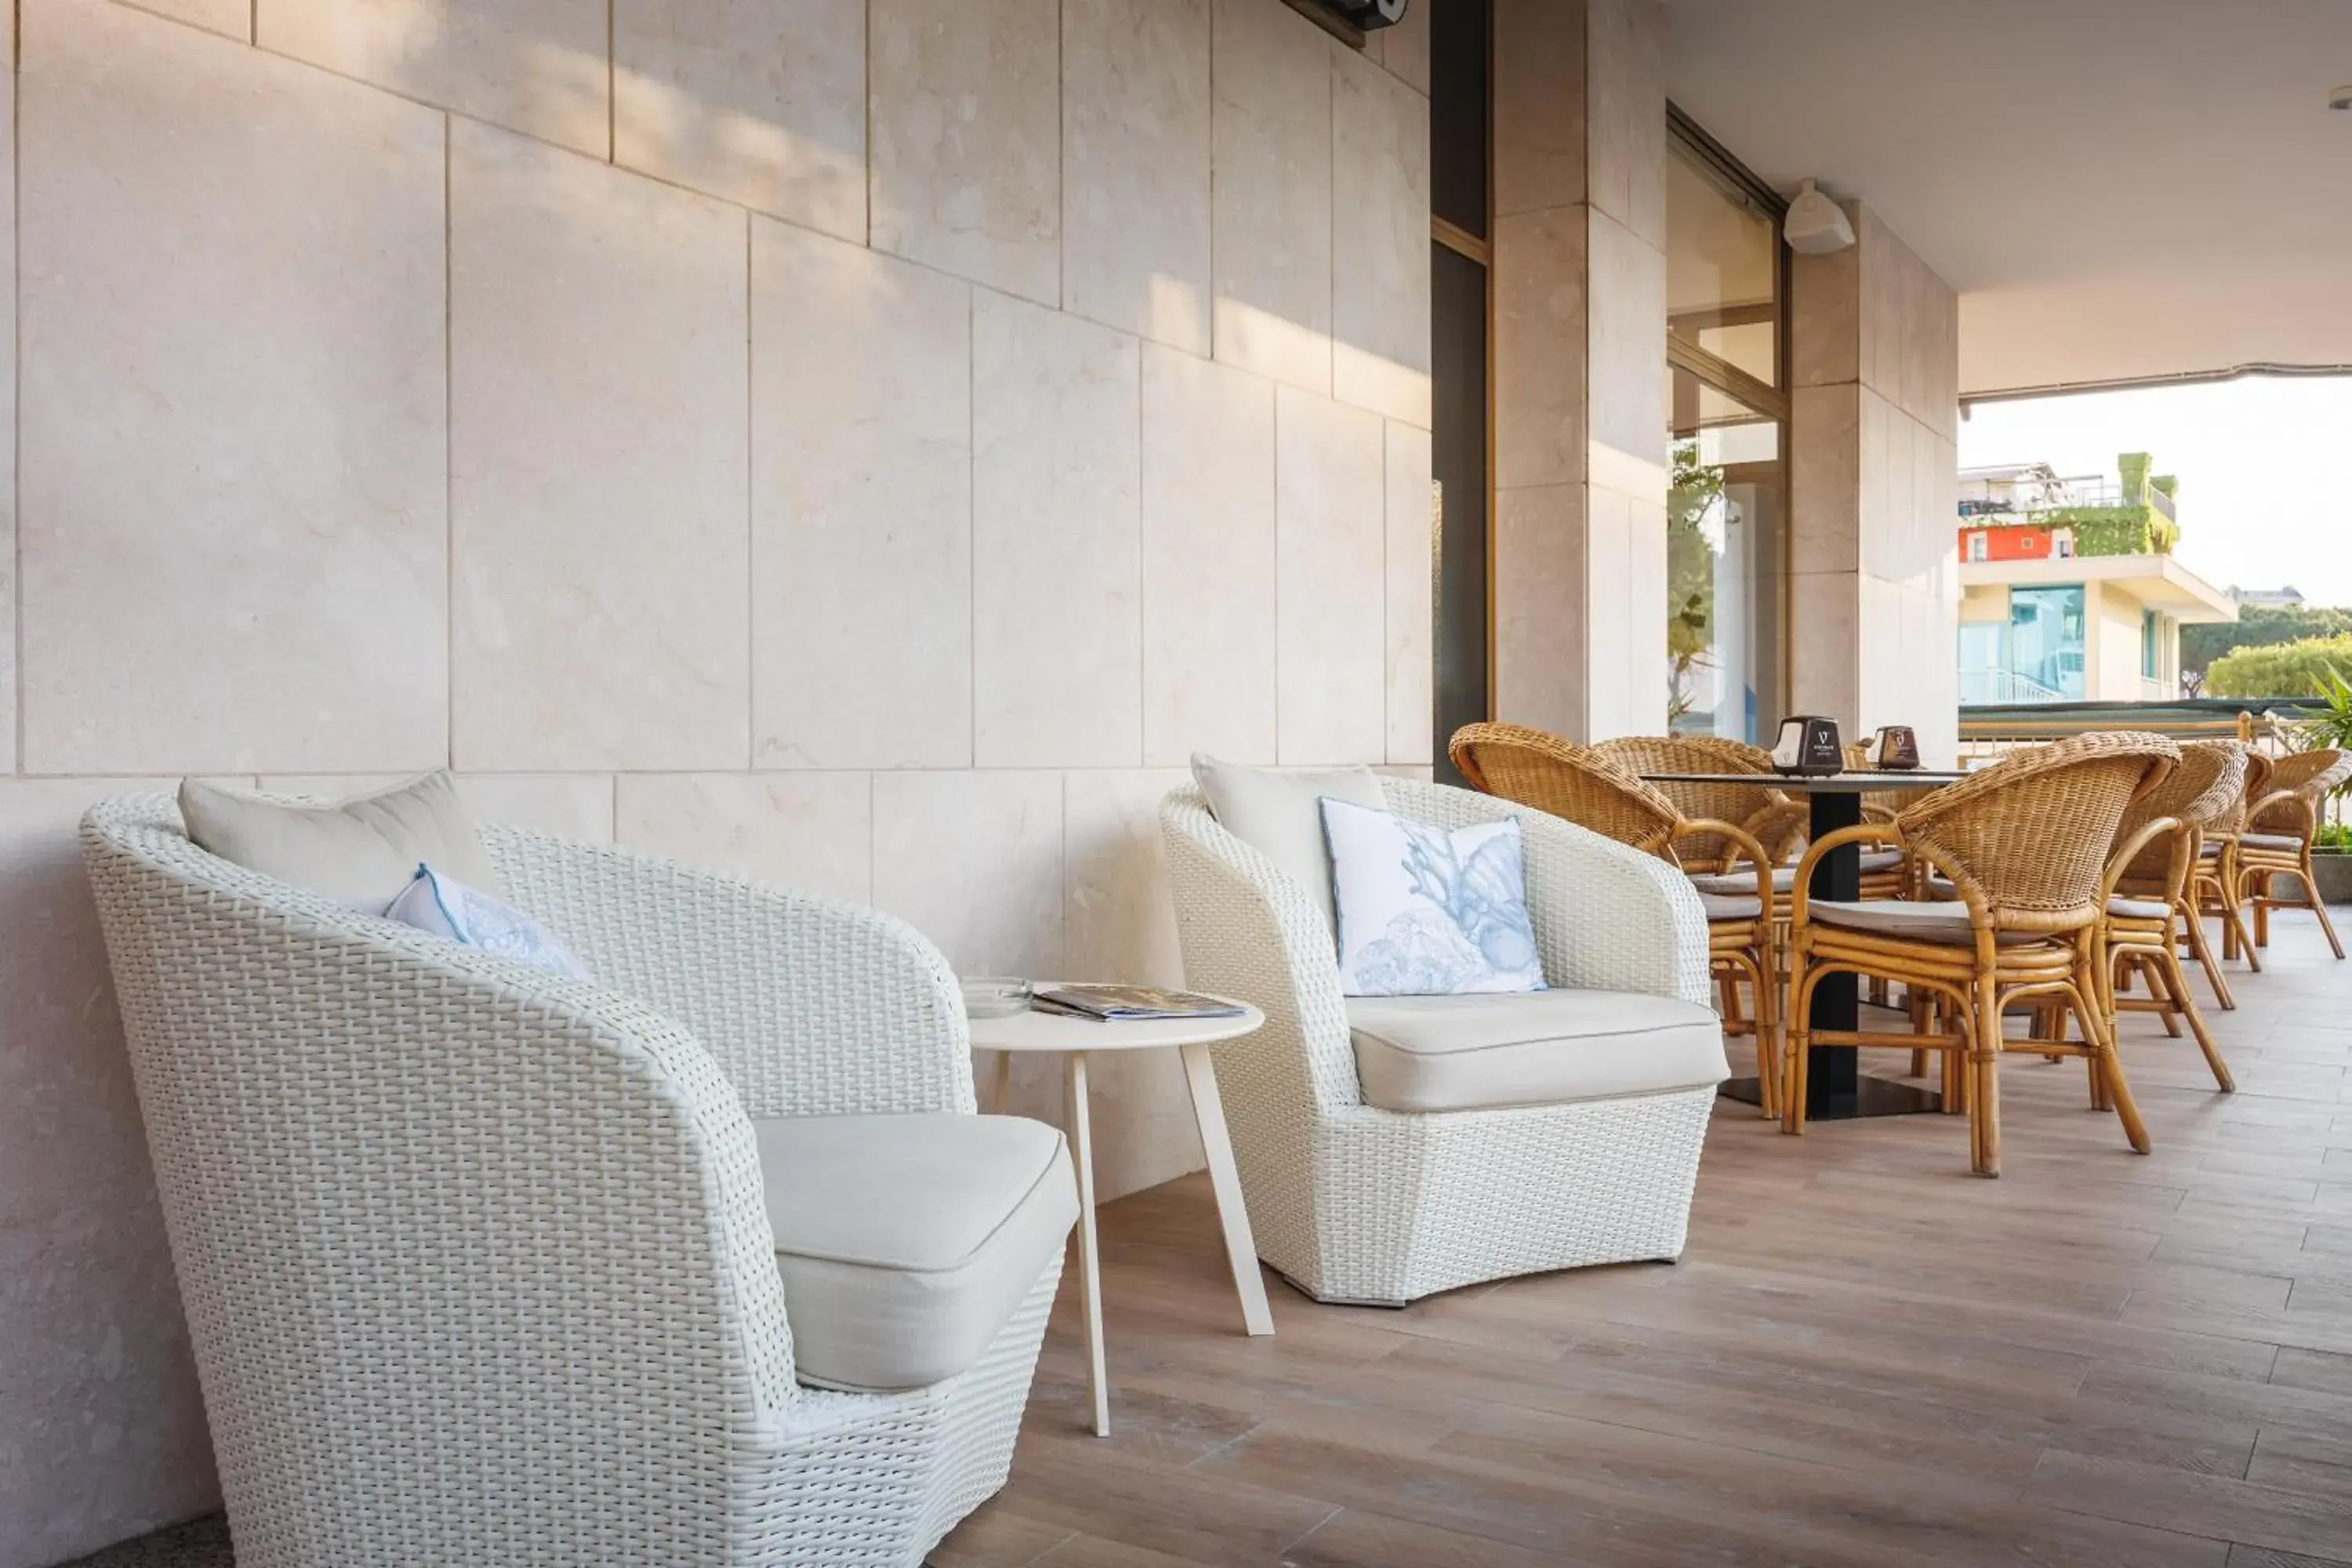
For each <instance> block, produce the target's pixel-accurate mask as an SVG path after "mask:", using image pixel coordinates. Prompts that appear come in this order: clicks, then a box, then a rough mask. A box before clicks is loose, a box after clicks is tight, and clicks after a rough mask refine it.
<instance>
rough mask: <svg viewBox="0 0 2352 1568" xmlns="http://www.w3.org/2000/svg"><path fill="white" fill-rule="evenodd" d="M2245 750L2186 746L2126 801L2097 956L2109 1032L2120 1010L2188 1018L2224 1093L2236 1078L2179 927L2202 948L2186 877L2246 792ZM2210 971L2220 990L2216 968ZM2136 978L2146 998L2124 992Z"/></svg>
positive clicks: (2225, 744)
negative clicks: (2194, 985) (2163, 774)
mask: <svg viewBox="0 0 2352 1568" xmlns="http://www.w3.org/2000/svg"><path fill="white" fill-rule="evenodd" d="M2246 756H2247V751H2246V748H2245V747H2244V746H2242V745H2240V744H2239V743H2238V742H2235V741H2202V742H2195V743H2193V744H2190V745H2186V746H2183V747H2181V748H2180V766H2179V768H2177V769H2175V770H2174V772H2173V773H2172V774H2171V776H2170V777H2168V778H2167V779H2166V780H2165V781H2164V782H2163V783H2162V784H2158V785H2157V786H2156V787H2155V788H2154V789H2151V790H2149V791H2148V792H2147V794H2145V795H2141V796H2140V797H2139V798H2138V799H2137V800H2136V801H2134V802H2133V803H2132V805H2131V809H2130V810H2128V811H2126V813H2125V814H2124V820H2123V824H2122V826H2120V827H2118V828H2117V829H2116V844H2115V852H2114V854H2113V856H2112V857H2111V858H2110V859H2109V861H2108V865H2107V875H2106V883H2105V886H2106V894H2107V896H2106V918H2105V921H2103V922H2102V924H2101V927H2100V940H2101V942H2102V943H2103V946H2104V949H2105V957H2104V958H2103V959H2102V961H2101V962H2100V964H2099V981H2100V984H2101V985H2102V986H2103V987H2104V989H2105V996H2104V998H2103V1000H2104V1003H2105V1008H2106V1014H2107V1017H2108V1019H2109V1028H2110V1030H2111V1031H2112V1029H2113V1028H2114V1021H2115V1019H2116V1015H2117V1014H2118V1013H2120V1012H2148V1013H2155V1014H2157V1015H2158V1016H2160V1017H2161V1018H2162V1019H2163V1020H2164V1030H2165V1033H2166V1034H2168V1035H2170V1036H2172V1037H2175V1038H2176V1039H2177V1038H2179V1035H2180V1026H2181V1024H2182V1023H2183V1022H2184V1021H2186V1022H2187V1024H2188V1026H2189V1032H2190V1033H2191V1034H2192V1035H2193V1036H2195V1037H2196V1040H2197V1048H2198V1049H2199V1050H2200V1051H2202V1052H2204V1054H2205V1065H2206V1066H2207V1067H2209V1068H2211V1069H2212V1072H2213V1081H2214V1082H2215V1083H2217V1084H2219V1085H2220V1086H2221V1089H2223V1090H2224V1091H2225V1092H2226V1091H2228V1090H2231V1089H2235V1088H2236V1087H2237V1085H2236V1084H2235V1083H2234V1082H2232V1081H2231V1077H2230V1068H2229V1066H2228V1064H2227V1063H2225V1062H2224V1061H2222V1059H2221V1048H2220V1047H2218V1046H2216V1045H2215V1044H2214V1042H2213V1035H2212V1031H2211V1030H2210V1029H2208V1028H2207V1027H2206V1026H2205V1016H2204V1015H2203V1014H2202V1013H2200V1012H2199V1011H2198V1008H2197V999H2196V998H2195V997H2194V996H2192V995H2190V994H2189V977H2188V975H2187V974H2186V973H2183V972H2182V969H2181V966H2180V948H2181V943H2182V942H2183V940H2184V934H2185V932H2188V933H2194V935H2195V936H2196V937H2197V938H2198V939H2200V942H2199V945H2200V947H2201V946H2202V942H2201V938H2202V934H2203V933H2202V932H2201V931H2198V930H2197V926H2198V921H2197V915H2196V911H2195V910H2194V908H2193V907H2192V906H2191V905H2190V903H2189V876H2190V874H2191V872H2192V871H2193V869H2194V868H2195V867H2196V865H2197V860H2198V856H2199V852H2200V835H2201V833H2202V832H2203V830H2204V828H2205V826H2206V825H2207V824H2209V823H2210V822H2212V821H2214V820H2215V819H2216V818H2218V817H2220V816H2222V815H2223V814H2224V813H2226V812H2227V811H2229V810H2230V808H2231V805H2233V804H2234V803H2235V802H2237V801H2239V800H2241V799H2242V798H2243V797H2244V793H2245V783H2246ZM2208 958H2209V960H2210V952H2209V953H2208ZM2208 973H2209V974H2210V975H2211V976H2212V977H2213V980H2214V984H2215V985H2216V987H2217V989H2220V988H2221V987H2222V982H2221V977H2220V970H2219V968H2218V966H2217V967H2212V968H2209V970H2208ZM2135 976H2137V977H2139V978H2141V979H2143V980H2145V982H2146V983H2147V995H2146V996H2144V997H2143V996H2132V995H2126V994H2123V991H2124V988H2125V987H2126V985H2127V984H2129V983H2130V981H2131V980H2132V979H2133V978H2134V977H2135ZM2224 994H2226V992H2224Z"/></svg>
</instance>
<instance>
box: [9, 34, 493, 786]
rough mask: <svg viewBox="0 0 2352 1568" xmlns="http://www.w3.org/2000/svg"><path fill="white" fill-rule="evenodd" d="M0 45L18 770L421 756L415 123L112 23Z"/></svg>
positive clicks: (435, 670)
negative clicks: (15, 93)
mask: <svg viewBox="0 0 2352 1568" xmlns="http://www.w3.org/2000/svg"><path fill="white" fill-rule="evenodd" d="M22 23H23V47H24V50H25V58H24V61H23V68H22V70H21V73H20V90H21V94H22V96H21V100H20V103H19V106H18V127H17V134H18V137H19V138H20V143H19V144H20V149H21V157H20V160H19V165H18V200H19V202H20V203H21V208H20V216H21V221H20V224H19V226H18V230H17V251H18V263H19V267H20V275H19V283H20V289H19V296H20V310H21V311H22V317H21V324H22V331H23V344H22V354H21V357H20V361H19V365H18V374H19V376H20V378H21V381H20V386H21V396H22V408H23V417H22V419H21V420H20V422H19V425H18V427H17V441H18V444H19V449H20V453H21V458H20V461H21V465H22V467H21V471H20V480H21V486H20V495H21V504H22V508H23V514H22V517H21V519H20V520H19V547H20V557H21V568H22V572H23V582H22V587H21V595H22V615H23V622H22V626H21V636H22V641H23V647H24V659H25V662H24V668H23V672H22V691H21V694H20V700H21V701H22V703H23V715H24V720H23V721H24V733H25V746H24V755H23V757H22V759H21V761H22V764H23V765H24V766H25V767H26V768H28V769H31V770H34V771H37V772H41V773H75V772H89V773H135V772H140V771H142V770H147V769H154V768H172V769H190V770H211V771H217V772H228V773H234V772H239V771H245V770H249V769H253V768H257V767H261V766H265V765H274V766H278V767H313V766H351V767H359V768H399V767H413V766H424V765H426V764H429V763H435V762H437V761H439V760H440V759H441V758H442V756H443V754H444V752H445V749H446V724H447V720H446V689H447V675H446V662H445V658H446V655H445V651H444V650H445V648H446V631H445V616H446V597H445V582H446V557H445V554H444V551H445V542H446V520H445V516H444V496H445V492H446V480H445V477H444V470H443V453H444V448H445V443H446V427H445V425H444V418H443V408H444V393H443V377H442V356H443V347H442V321H443V289H442V275H443V258H442V245H441V233H442V124H443V121H442V117H441V116H440V115H438V114H436V113H434V112H433V111H432V110H426V109H423V108H420V107H418V106H417V105H415V104H412V103H406V102H404V101H402V100H398V99H395V98H393V97H390V96H388V95H386V94H383V93H380V92H376V91H373V90H372V89H368V88H365V87H362V86H360V85H358V84H356V83H353V82H348V81H342V80H339V79H335V78H333V77H330V76H327V75H325V74H323V73H320V72H318V71H314V70H311V69H309V68H305V67H302V66H299V65H296V64H294V63H293V62H291V61H288V60H282V59H278V58H273V57H271V56H268V55H266V54H263V53H260V52H259V51H257V50H255V49H252V48H248V47H241V46H239V45H237V44H236V43H233V42H231V41H229V40H227V39H225V38H217V37H211V36H208V35H206V34H205V33H202V32H198V31H196V30H194V29H193V28H189V27H184V26H178V25H176V24H174V23H171V22H167V21H163V20H159V19H158V18H156V17H153V16H146V15H143V14H142V13H140V12H136V11H131V10H128V9H125V8H122V7H120V6H113V5H87V4H79V3H76V0H32V3H30V4H27V5H25V7H24V10H23V15H22ZM259 280H267V286H258V284H259ZM355 411H364V415H363V416H361V417H355V416H354V414H355ZM362 606H363V607H364V611H365V613H364V614H362V613H359V612H360V611H361V609H362Z"/></svg>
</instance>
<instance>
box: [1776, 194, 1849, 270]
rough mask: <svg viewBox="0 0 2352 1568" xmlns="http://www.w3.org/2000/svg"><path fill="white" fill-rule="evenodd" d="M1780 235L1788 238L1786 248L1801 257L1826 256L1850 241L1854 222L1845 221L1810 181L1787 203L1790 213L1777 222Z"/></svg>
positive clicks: (1840, 213) (1836, 206) (1842, 212)
mask: <svg viewBox="0 0 2352 1568" xmlns="http://www.w3.org/2000/svg"><path fill="white" fill-rule="evenodd" d="M1780 234H1781V236H1782V237H1784V238H1785V239H1787V240H1788V242H1789V248H1790V249H1791V250H1793V251H1795V252H1797V253H1798V254H1799V255H1801V256H1827V255H1829V254H1830V253H1831V252H1832V251H1833V250H1843V249H1844V248H1845V247H1847V246H1849V245H1852V244H1853V224H1851V223H1848V222H1847V221H1846V216H1845V213H1844V211H1843V209H1842V208H1840V207H1839V205H1837V203H1835V202H1833V201H1832V200H1830V199H1829V197H1827V196H1825V195H1822V193H1821V192H1820V191H1819V190H1818V189H1816V188H1815V187H1814V184H1813V182H1812V181H1811V180H1807V181H1806V182H1805V188H1804V189H1803V190H1801V191H1800V192H1798V193H1797V199H1796V200H1795V201H1793V202H1790V204H1789V216H1788V217H1787V219H1786V220H1785V221H1783V222H1782V224H1781V225H1780Z"/></svg>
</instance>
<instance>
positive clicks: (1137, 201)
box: [1062, 0, 1428, 354]
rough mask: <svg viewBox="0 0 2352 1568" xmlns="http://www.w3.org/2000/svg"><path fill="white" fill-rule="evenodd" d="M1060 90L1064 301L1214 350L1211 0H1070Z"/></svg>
mask: <svg viewBox="0 0 2352 1568" xmlns="http://www.w3.org/2000/svg"><path fill="white" fill-rule="evenodd" d="M1062 92H1063V102H1062V309H1064V310H1068V311H1071V312H1073V313H1075V314H1076V315H1080V316H1085V317H1087V319H1089V320H1091V321H1101V322H1103V323H1104V324H1106V325H1108V326H1113V327H1118V328H1119V329H1121V330H1122V331H1129V332H1135V333H1138V334H1139V335H1140V336H1143V337H1146V338H1150V339H1152V340H1154V341H1155V342H1163V343H1169V344H1171V345H1173V346H1174V347H1177V348H1180V349H1183V350H1186V351H1188V352H1189V353H1196V354H1205V353H1208V352H1209V346H1210V344H1209V319H1210V298H1211V292H1212V286H1211V281H1210V265H1211V258H1210V224H1209V208H1210V195H1209V187H1210V178H1209V144H1210V136H1209V0H1173V3H1171V0H1065V4H1064V5H1063V6H1062ZM1424 183H1425V182H1424ZM1426 231H1427V224H1426V222H1424V223H1423V232H1424V233H1426ZM1427 248H1428V246H1427V243H1426V241H1425V240H1424V242H1423V250H1424V251H1426V250H1427ZM1422 298H1423V308H1424V310H1425V309H1426V306H1427V299H1428V289H1426V288H1425V287H1424V288H1423V290H1422Z"/></svg>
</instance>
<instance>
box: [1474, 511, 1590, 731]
mask: <svg viewBox="0 0 2352 1568" xmlns="http://www.w3.org/2000/svg"><path fill="white" fill-rule="evenodd" d="M1584 500H1585V491H1584V487H1583V486H1581V485H1576V484H1565V485H1541V486H1531V487H1527V488H1523V489H1508V490H1504V489H1498V490H1496V492H1495V568H1494V579H1495V590H1494V592H1495V675H1494V690H1495V717H1496V718H1497V719H1499V720H1503V721H1507V722H1509V723H1514V724H1526V725H1529V726H1531V727H1533V728H1535V729H1538V730H1549V731H1551V732H1552V733H1554V734H1556V735H1578V734H1581V733H1583V732H1584V713H1585V700H1586V685H1587V679H1588V676H1589V674H1590V672H1589V671H1588V670H1587V668H1585V666H1586V660H1585V652H1586V647H1587V644H1586V642H1585V637H1584V626H1583V616H1582V610H1581V606H1582V605H1584V603H1585V600H1586V596H1587V591H1588V590H1587V585H1586V584H1587V581H1588V578H1587V572H1586V561H1585V539H1584Z"/></svg>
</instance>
